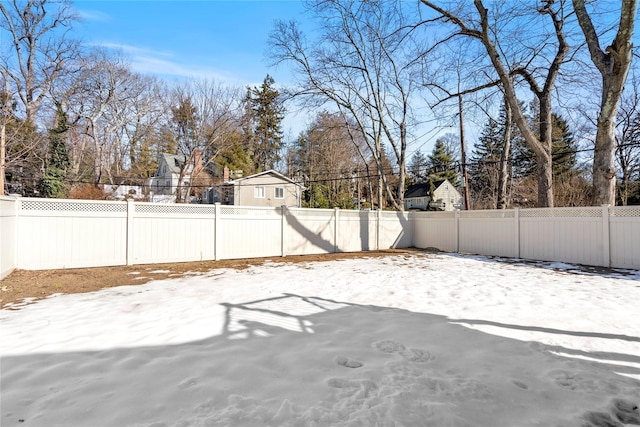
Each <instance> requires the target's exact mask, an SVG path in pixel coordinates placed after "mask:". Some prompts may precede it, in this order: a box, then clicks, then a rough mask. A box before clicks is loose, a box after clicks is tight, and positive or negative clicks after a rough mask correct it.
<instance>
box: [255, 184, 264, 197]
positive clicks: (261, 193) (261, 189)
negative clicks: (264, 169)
mask: <svg viewBox="0 0 640 427" xmlns="http://www.w3.org/2000/svg"><path fill="white" fill-rule="evenodd" d="M253 197H254V198H256V199H264V187H253Z"/></svg>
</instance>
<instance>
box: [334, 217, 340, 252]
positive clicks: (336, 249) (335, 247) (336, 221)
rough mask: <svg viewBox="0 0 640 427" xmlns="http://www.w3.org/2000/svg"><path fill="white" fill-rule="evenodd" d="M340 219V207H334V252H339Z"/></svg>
mask: <svg viewBox="0 0 640 427" xmlns="http://www.w3.org/2000/svg"><path fill="white" fill-rule="evenodd" d="M339 220H340V208H333V221H334V223H333V252H334V253H336V252H338V221H339Z"/></svg>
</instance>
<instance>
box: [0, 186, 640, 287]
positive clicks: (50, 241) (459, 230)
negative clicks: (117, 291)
mask: <svg viewBox="0 0 640 427" xmlns="http://www.w3.org/2000/svg"><path fill="white" fill-rule="evenodd" d="M216 214H217V216H216ZM0 220H1V223H0V250H1V252H0V255H1V256H0V277H4V276H6V275H7V274H9V273H10V272H11V270H13V269H14V268H24V269H31V270H40V269H54V268H74V267H97V266H112V265H125V264H127V263H128V264H134V263H161V262H182V261H197V260H213V259H233V258H236V259H237V258H252V257H269V256H280V255H303V254H322V253H331V252H336V251H340V252H354V251H366V250H375V249H386V248H406V247H410V246H414V247H417V248H429V247H434V248H437V249H440V250H443V251H447V252H456V251H460V252H466V253H476V254H482V255H496V256H506V257H515V256H520V257H521V258H526V259H535V260H545V261H560V262H569V263H579V264H586V265H597V266H608V265H610V266H612V267H619V268H635V269H638V268H640V206H630V207H612V208H606V207H586V208H549V209H546V208H545V209H522V210H504V211H503V210H500V211H497V210H496V211H470V212H469V211H462V212H410V213H401V212H378V211H362V212H360V211H349V210H338V209H294V208H271V207H242V206H219V205H218V206H212V205H177V204H168V205H159V204H153V203H137V202H131V201H130V202H106V201H86V200H56V199H34V198H19V199H15V198H10V197H0Z"/></svg>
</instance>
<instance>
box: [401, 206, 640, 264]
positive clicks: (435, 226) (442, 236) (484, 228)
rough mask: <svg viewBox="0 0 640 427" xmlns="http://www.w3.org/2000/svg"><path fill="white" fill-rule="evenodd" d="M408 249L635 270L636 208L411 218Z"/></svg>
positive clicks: (638, 248) (638, 257) (639, 241)
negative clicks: (432, 248) (425, 249)
mask: <svg viewBox="0 0 640 427" xmlns="http://www.w3.org/2000/svg"><path fill="white" fill-rule="evenodd" d="M413 222H414V230H415V231H414V240H413V246H415V247H417V248H428V247H435V248H438V249H441V250H444V251H448V252H464V253H472V254H479V255H490V256H503V257H514V258H524V259H532V260H542V261H558V262H567V263H575V264H585V265H593V266H602V267H617V268H631V269H640V206H617V207H608V206H603V207H584V208H544V209H515V210H486V211H460V212H433V213H428V212H425V213H415V214H414V216H413Z"/></svg>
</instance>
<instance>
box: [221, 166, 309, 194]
mask: <svg viewBox="0 0 640 427" xmlns="http://www.w3.org/2000/svg"><path fill="white" fill-rule="evenodd" d="M267 174H272V175H276V176H277V177H279V178H282V179H283V180H285V181H288V182H290V183H291V184H295V185H298V186H300V187H301V188H302V189H304V186H303V185H302V184H300V183H299V182H295V181H294V180H292V179H291V178H289V177H287V176H285V175H283V174H281V173H280V172H278V171H275V170H273V169H269V170H266V171H264V172H259V173H256V174H253V175H249V176H245V177H242V178H238V179H233V180H230V181H229V182H226V183H225V184H223V185H234V183H240V182H241V181H244V180H247V179H251V178H257V177H259V176H262V175H267Z"/></svg>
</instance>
